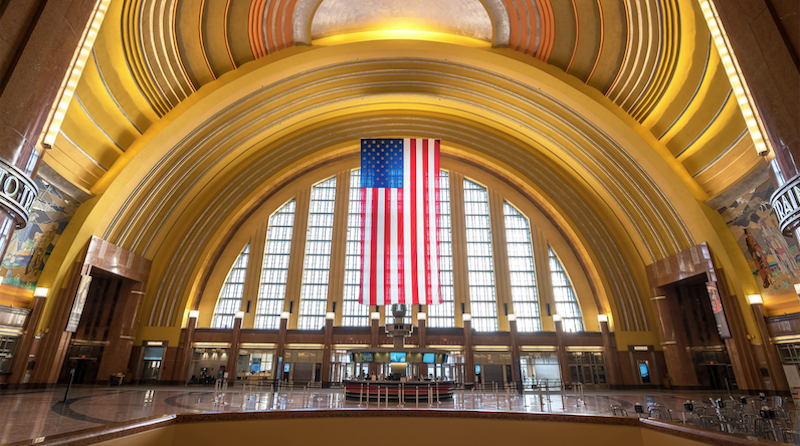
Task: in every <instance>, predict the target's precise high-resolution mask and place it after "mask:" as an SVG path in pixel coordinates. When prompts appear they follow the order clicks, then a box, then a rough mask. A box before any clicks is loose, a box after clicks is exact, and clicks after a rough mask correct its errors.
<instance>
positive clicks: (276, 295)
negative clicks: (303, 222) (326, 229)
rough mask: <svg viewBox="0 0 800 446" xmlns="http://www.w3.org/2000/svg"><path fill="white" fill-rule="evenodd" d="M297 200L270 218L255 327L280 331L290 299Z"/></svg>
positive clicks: (284, 206)
mask: <svg viewBox="0 0 800 446" xmlns="http://www.w3.org/2000/svg"><path fill="white" fill-rule="evenodd" d="M294 211H295V200H292V201H290V202H288V203H286V204H285V205H283V206H282V207H281V208H280V209H278V210H277V211H275V213H274V214H272V215H271V216H270V217H269V223H268V225H267V239H266V241H265V242H264V259H263V261H262V264H261V286H260V287H259V289H258V300H256V322H255V328H261V329H267V330H277V329H278V326H279V324H280V314H281V312H282V311H283V303H284V298H285V297H286V278H287V277H288V272H289V252H290V251H291V249H292V231H293V229H294Z"/></svg>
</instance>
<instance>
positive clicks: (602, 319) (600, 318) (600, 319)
mask: <svg viewBox="0 0 800 446" xmlns="http://www.w3.org/2000/svg"><path fill="white" fill-rule="evenodd" d="M597 322H601V323H602V322H608V315H607V314H598V315H597Z"/></svg>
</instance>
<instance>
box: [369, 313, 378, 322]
mask: <svg viewBox="0 0 800 446" xmlns="http://www.w3.org/2000/svg"><path fill="white" fill-rule="evenodd" d="M369 318H370V319H372V320H373V321H377V320H380V318H381V314H380V313H379V312H377V311H373V312H372V314H370V315H369Z"/></svg>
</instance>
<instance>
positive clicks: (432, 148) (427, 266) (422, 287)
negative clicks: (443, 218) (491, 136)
mask: <svg viewBox="0 0 800 446" xmlns="http://www.w3.org/2000/svg"><path fill="white" fill-rule="evenodd" d="M438 228H439V140H438V139H417V138H405V139H362V140H361V259H362V262H361V289H360V291H359V295H358V300H359V302H360V303H362V304H369V305H390V304H415V305H416V304H427V305H431V304H438V303H441V302H442V293H441V289H440V287H439V235H438V232H439V231H438Z"/></svg>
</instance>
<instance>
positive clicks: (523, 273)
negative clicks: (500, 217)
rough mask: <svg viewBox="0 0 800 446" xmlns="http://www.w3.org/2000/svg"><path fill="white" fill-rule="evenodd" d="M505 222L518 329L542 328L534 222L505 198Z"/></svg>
mask: <svg viewBox="0 0 800 446" xmlns="http://www.w3.org/2000/svg"><path fill="white" fill-rule="evenodd" d="M503 214H505V224H506V247H507V248H508V270H509V272H510V274H511V301H512V302H513V303H514V315H515V316H516V317H517V330H518V331H521V332H532V331H541V330H542V324H541V321H540V320H539V293H537V290H536V273H535V272H534V267H533V265H534V263H533V245H532V244H531V225H530V222H529V221H528V219H527V218H525V216H524V215H522V213H521V212H520V211H518V210H517V208H515V207H514V206H511V205H510V204H508V202H506V201H504V202H503Z"/></svg>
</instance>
